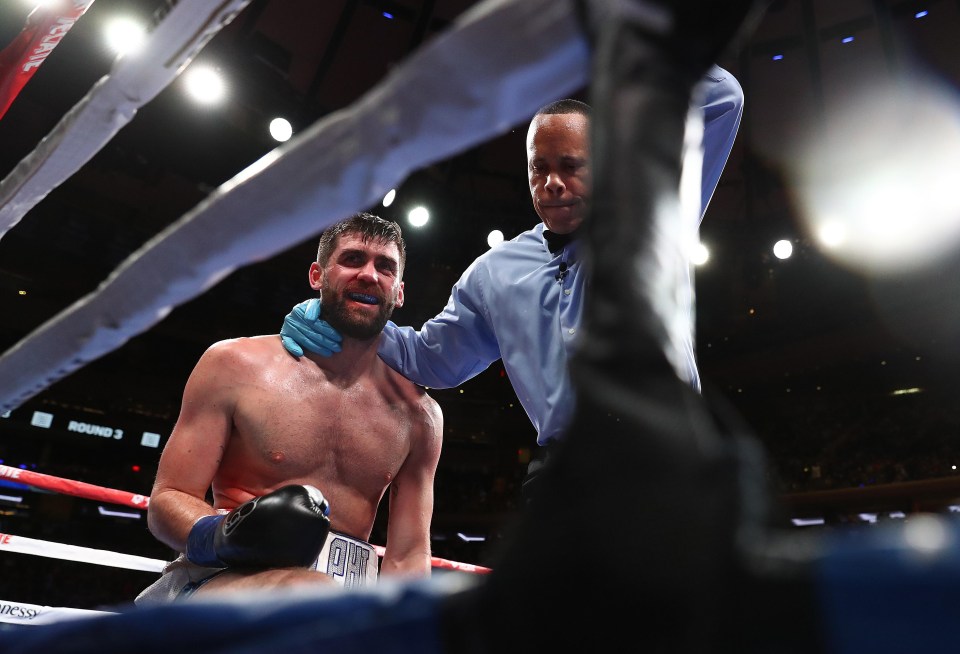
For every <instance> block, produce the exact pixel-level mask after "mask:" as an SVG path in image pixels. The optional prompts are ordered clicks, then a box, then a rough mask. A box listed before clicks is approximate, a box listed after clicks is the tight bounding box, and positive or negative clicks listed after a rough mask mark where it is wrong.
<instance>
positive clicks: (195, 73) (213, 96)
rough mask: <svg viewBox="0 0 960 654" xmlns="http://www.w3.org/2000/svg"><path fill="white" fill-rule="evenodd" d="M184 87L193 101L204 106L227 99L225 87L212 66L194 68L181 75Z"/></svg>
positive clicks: (220, 76)
mask: <svg viewBox="0 0 960 654" xmlns="http://www.w3.org/2000/svg"><path fill="white" fill-rule="evenodd" d="M183 83H184V87H185V88H186V90H187V93H188V94H189V95H190V97H192V98H193V99H194V100H196V101H197V102H199V103H200V104H204V105H214V104H218V103H220V102H222V101H223V100H224V98H226V97H227V85H226V82H225V81H224V79H223V76H222V75H220V73H218V72H217V71H216V70H214V68H213V67H212V66H196V67H194V68H189V69H187V72H185V73H184V74H183Z"/></svg>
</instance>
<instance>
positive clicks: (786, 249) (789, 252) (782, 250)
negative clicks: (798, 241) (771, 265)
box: [773, 239, 793, 261]
mask: <svg viewBox="0 0 960 654" xmlns="http://www.w3.org/2000/svg"><path fill="white" fill-rule="evenodd" d="M773 256H775V257H776V258H778V259H780V260H781V261H782V260H784V259H789V258H790V257H792V256H793V243H791V242H790V241H788V240H787V239H781V240H779V241H777V242H776V243H774V244H773Z"/></svg>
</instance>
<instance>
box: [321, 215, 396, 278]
mask: <svg viewBox="0 0 960 654" xmlns="http://www.w3.org/2000/svg"><path fill="white" fill-rule="evenodd" d="M343 234H359V235H360V236H361V237H362V238H363V240H364V241H370V240H375V241H383V242H384V243H396V245H397V250H399V251H400V272H401V273H402V272H403V269H404V266H405V265H406V263H407V245H406V243H404V242H403V233H402V232H401V230H400V225H398V224H397V223H395V222H393V221H392V220H384V219H383V218H381V217H380V216H375V215H373V214H372V213H368V212H366V211H364V212H362V213H358V214H355V215H353V216H350V217H349V218H347V219H345V220H341V221H340V222H338V223H334V224H333V225H331V226H330V227H328V228H327V229H325V230H324V232H323V234H321V235H320V245H319V246H318V247H317V263H319V264H320V265H321V266H322V267H326V265H327V262H328V261H330V255H331V254H333V251H334V250H335V249H336V247H337V241H338V240H339V238H340V236H341V235H343Z"/></svg>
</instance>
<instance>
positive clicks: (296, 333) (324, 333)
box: [280, 298, 343, 357]
mask: <svg viewBox="0 0 960 654" xmlns="http://www.w3.org/2000/svg"><path fill="white" fill-rule="evenodd" d="M280 340H281V341H283V347H285V348H286V349H287V352H289V353H290V354H292V355H293V356H295V357H302V356H303V351H304V350H309V351H310V352H313V353H315V354H319V355H321V356H325V357H328V356H330V355H331V354H333V353H334V352H339V351H340V341H342V340H343V336H341V335H340V332H338V331H337V330H336V329H334V328H333V327H331V326H330V324H329V323H328V322H326V321H325V320H320V300H319V298H313V299H311V300H306V301H304V302H301V303H300V304H298V305H297V306H295V307H293V311H291V312H290V313H288V314H287V317H286V318H284V319H283V327H281V328H280Z"/></svg>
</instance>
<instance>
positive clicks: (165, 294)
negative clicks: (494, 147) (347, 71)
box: [0, 0, 590, 411]
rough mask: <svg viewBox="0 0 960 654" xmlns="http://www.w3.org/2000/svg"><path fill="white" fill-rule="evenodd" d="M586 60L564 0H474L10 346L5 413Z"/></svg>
mask: <svg viewBox="0 0 960 654" xmlns="http://www.w3.org/2000/svg"><path fill="white" fill-rule="evenodd" d="M181 4H182V5H191V6H192V4H193V3H181ZM492 44H495V46H492ZM589 61H590V57H589V48H588V44H587V42H586V39H585V36H584V34H583V33H582V31H581V29H580V26H579V24H578V22H577V19H576V15H575V11H574V7H573V5H572V3H571V2H567V1H558V0H486V1H485V2H481V3H479V4H477V5H475V6H474V7H473V8H471V9H470V10H468V11H467V12H465V13H464V14H463V15H462V16H461V17H460V19H458V20H457V22H456V23H455V24H454V25H453V27H452V28H451V29H450V30H448V31H447V32H445V33H444V34H442V35H440V36H438V37H437V38H435V39H433V40H432V41H430V42H428V43H427V44H425V45H424V46H423V47H422V48H421V49H420V50H419V51H418V52H416V53H414V55H412V56H411V57H409V58H408V59H407V60H406V61H404V62H403V63H402V64H401V65H400V66H398V67H397V68H395V69H394V70H393V71H392V72H391V74H390V75H389V76H388V77H387V78H386V79H385V80H384V81H383V82H381V83H380V84H379V85H377V86H376V87H374V88H373V89H372V90H371V91H369V92H367V93H366V94H365V95H364V96H363V97H361V98H360V99H359V100H358V101H357V102H355V103H354V104H353V105H351V106H350V107H348V108H346V109H344V110H342V111H339V112H337V113H335V114H332V115H330V116H327V117H326V118H324V119H322V120H321V121H319V122H318V123H316V124H314V125H313V126H312V127H311V128H309V129H308V130H305V131H304V132H302V133H300V134H299V135H297V136H296V137H294V138H293V139H291V140H290V141H288V142H287V143H285V144H284V145H283V146H281V147H279V148H277V149H276V150H274V151H273V152H272V153H270V154H269V155H267V156H265V157H264V158H263V159H261V160H260V161H259V162H257V163H255V164H253V165H251V166H250V167H248V168H247V169H246V170H244V171H242V172H241V173H239V174H238V175H237V176H236V177H234V178H233V179H232V180H230V181H228V182H226V183H225V184H223V185H222V186H221V187H220V188H219V189H217V190H216V191H215V192H214V193H213V194H211V196H210V197H209V198H207V199H206V200H205V201H203V202H202V203H200V204H199V205H198V206H197V207H196V208H194V209H193V210H191V211H190V212H188V213H187V214H186V215H184V216H183V217H181V218H180V219H179V220H178V221H177V222H175V223H174V224H173V225H171V226H170V227H169V228H167V229H166V230H164V231H163V232H161V233H160V234H159V235H158V236H156V237H154V238H153V239H151V240H150V241H149V242H148V243H147V244H145V245H144V246H143V247H142V248H140V249H139V250H138V251H137V252H135V253H133V254H132V255H131V256H130V257H128V258H127V260H126V261H125V262H124V263H122V264H121V265H120V266H119V267H118V268H117V269H116V270H115V271H114V272H113V273H112V274H111V275H110V277H109V278H108V279H107V280H106V281H104V282H103V283H102V284H101V285H100V287H99V288H98V289H97V290H96V291H95V292H93V293H91V294H89V295H87V296H86V297H84V298H81V299H80V300H78V301H77V302H76V303H74V304H73V305H72V306H71V307H69V308H68V309H66V310H64V311H63V312H61V313H60V314H59V315H58V316H56V317H54V318H53V319H51V320H49V321H48V322H47V323H45V324H44V325H42V326H40V327H39V328H38V329H36V330H35V331H34V332H33V333H32V334H30V335H28V336H27V337H26V338H24V339H23V340H21V341H20V342H19V343H17V344H16V345H14V346H13V347H12V348H11V349H10V350H8V351H7V352H5V353H4V354H3V356H2V357H0V411H6V410H11V409H14V408H16V407H18V406H20V404H22V403H23V402H24V401H26V400H27V399H29V398H30V397H33V396H34V395H35V394H37V393H38V392H40V391H41V390H43V389H45V388H46V387H48V386H49V385H50V384H52V383H54V382H55V381H57V380H59V379H61V378H63V377H65V376H66V375H68V374H69V373H71V372H73V371H74V370H77V369H78V368H80V367H82V366H83V365H85V364H86V363H88V362H90V361H92V360H94V359H96V358H98V357H100V356H102V355H104V354H106V353H108V352H110V351H112V350H114V349H116V348H117V347H119V346H121V345H123V344H124V343H125V342H126V341H127V340H129V339H130V338H131V337H133V336H135V335H137V334H139V333H141V332H143V331H145V330H147V329H149V328H150V327H152V326H153V325H154V324H156V323H157V322H159V321H160V320H162V319H163V317H164V316H166V315H167V314H168V313H169V312H170V311H171V310H172V309H173V308H174V307H175V306H177V305H179V304H180V303H182V302H185V301H187V300H190V299H192V298H194V297H196V296H197V295H199V294H200V293H202V292H204V291H206V290H207V289H209V288H210V287H212V286H213V285H215V284H216V283H217V282H219V281H220V280H222V279H223V278H224V277H225V276H227V275H228V274H230V273H231V272H232V271H234V270H235V269H237V268H238V267H240V266H242V265H245V264H247V263H252V262H255V261H259V260H262V259H265V258H267V257H270V256H272V255H274V254H276V253H278V252H280V251H282V250H284V249H286V248H288V247H291V246H293V245H295V244H297V243H300V242H302V241H304V240H305V239H307V238H308V237H310V236H312V235H315V234H317V233H319V232H320V231H322V230H323V228H325V227H326V226H328V225H330V224H332V223H333V222H335V221H337V220H339V219H341V218H343V217H345V216H347V215H350V214H351V213H354V212H356V211H359V210H362V209H363V208H364V207H368V206H372V205H373V204H374V203H376V202H377V201H378V200H379V199H380V198H381V197H382V196H383V195H384V193H386V191H387V190H388V189H390V188H394V187H395V186H397V185H398V184H399V183H400V182H402V181H403V179H404V178H405V177H406V176H407V175H408V174H409V173H410V172H412V171H414V170H416V169H418V168H421V167H423V166H426V165H428V164H430V163H433V162H436V161H439V160H442V159H444V158H447V157H450V156H453V155H454V154H457V153H459V152H462V151H463V150H465V149H467V148H469V147H472V146H475V145H477V144H479V143H481V142H484V141H486V140H489V139H491V138H493V137H494V136H496V135H498V134H500V133H503V132H504V131H506V130H508V129H510V128H511V127H513V126H514V125H516V124H518V123H520V122H522V121H523V120H526V119H528V118H529V117H530V116H531V115H532V114H533V113H534V111H536V109H537V108H538V107H539V106H541V105H543V104H545V103H547V102H549V101H552V100H555V99H558V98H559V97H563V96H565V95H569V94H571V93H574V92H576V91H577V90H579V89H580V88H582V87H583V86H584V85H585V84H586V83H587V81H588V80H589ZM185 154H186V153H185Z"/></svg>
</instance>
